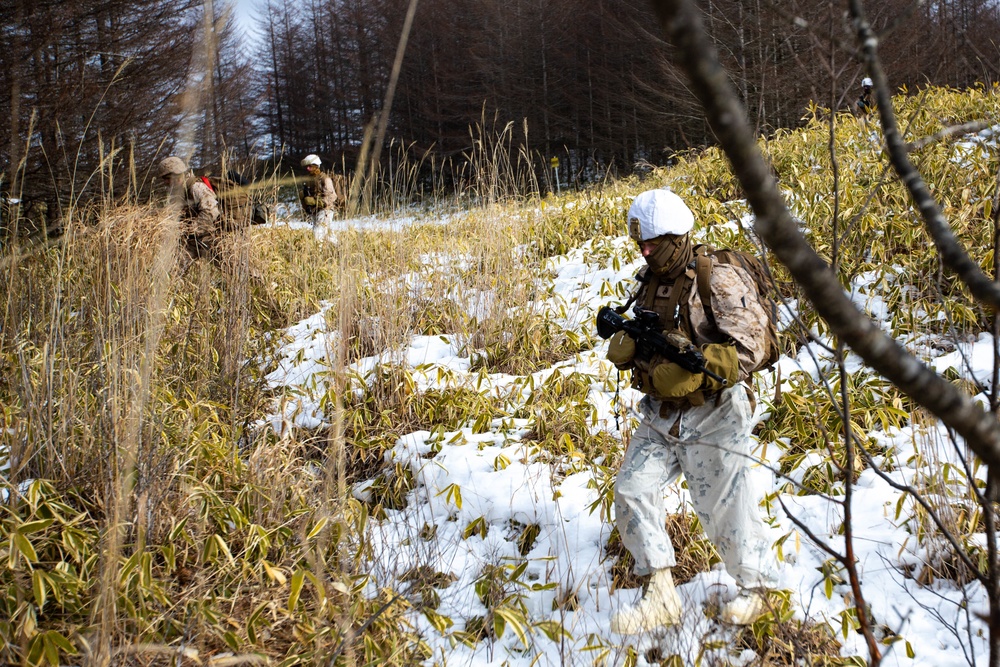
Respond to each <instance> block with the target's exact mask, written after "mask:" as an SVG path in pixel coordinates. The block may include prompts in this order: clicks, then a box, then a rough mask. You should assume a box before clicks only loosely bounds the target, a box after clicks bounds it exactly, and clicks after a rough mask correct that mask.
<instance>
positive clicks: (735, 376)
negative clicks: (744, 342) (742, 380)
mask: <svg viewBox="0 0 1000 667" xmlns="http://www.w3.org/2000/svg"><path fill="white" fill-rule="evenodd" d="M701 353H702V354H703V355H705V368H707V369H708V370H710V371H712V372H713V373H715V374H716V375H721V376H722V377H724V378H726V380H728V382H729V384H728V385H727V386H729V387H732V386H733V385H734V384H736V382H737V381H738V380H739V377H740V359H739V356H738V355H737V354H736V346H735V345H732V344H728V343H726V344H720V343H709V344H708V345H705V346H703V347H702V348H701ZM703 388H704V389H705V391H718V390H719V389H722V383H720V382H719V381H718V380H716V379H715V378H711V377H709V376H707V375H706V376H705V386H704V387H703Z"/></svg>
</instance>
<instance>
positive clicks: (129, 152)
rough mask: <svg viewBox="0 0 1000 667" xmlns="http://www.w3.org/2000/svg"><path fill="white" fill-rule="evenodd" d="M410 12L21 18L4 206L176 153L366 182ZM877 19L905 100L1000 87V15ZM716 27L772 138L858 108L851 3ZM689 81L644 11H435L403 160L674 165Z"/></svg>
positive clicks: (792, 7) (141, 183)
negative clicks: (358, 164) (819, 109)
mask: <svg viewBox="0 0 1000 667" xmlns="http://www.w3.org/2000/svg"><path fill="white" fill-rule="evenodd" d="M411 2H412V0H308V1H307V2H303V3H288V2H283V1H282V2H278V1H277V0H267V2H266V4H264V5H263V6H262V8H261V11H260V13H259V15H258V17H257V19H256V22H255V27H254V30H253V34H252V35H245V34H241V33H240V32H239V31H238V30H237V28H236V26H235V23H234V21H232V19H231V17H230V16H229V12H230V7H228V6H227V5H226V3H225V0H220V1H218V2H215V3H214V4H213V2H212V0H204V1H202V0H79V1H77V2H72V3H71V2H66V1H65V0H40V1H37V2H29V1H28V0H4V2H2V3H0V21H2V25H3V26H4V27H3V28H2V30H3V34H4V48H3V49H0V85H2V88H3V89H2V91H0V118H2V119H4V120H5V122H3V123H0V151H2V153H0V162H2V163H3V176H2V178H3V181H2V183H0V189H2V190H4V191H6V192H10V193H12V194H13V196H15V197H19V198H22V199H24V200H25V201H31V200H40V201H46V202H47V203H48V216H49V217H50V218H54V217H58V211H59V210H61V209H64V208H65V207H66V205H67V204H68V203H69V202H70V201H71V200H72V201H74V202H75V201H79V200H82V201H87V200H89V199H91V198H93V197H95V196H98V195H100V196H101V197H103V198H107V197H122V196H128V195H130V194H140V195H141V194H144V193H146V192H148V188H149V181H150V179H149V178H148V176H147V172H146V170H147V169H148V168H149V167H150V166H151V165H152V164H153V162H154V161H155V160H156V159H157V157H158V156H162V155H166V154H168V153H171V152H179V153H181V154H183V155H190V156H191V162H192V164H193V165H194V166H196V167H203V168H209V167H210V166H212V165H216V164H217V163H218V160H219V159H220V156H221V155H222V154H223V153H224V152H227V153H228V154H229V155H231V156H233V157H234V158H237V159H239V158H247V157H251V156H262V157H267V158H270V159H278V160H280V159H281V158H282V157H290V158H293V159H294V160H293V161H292V163H293V164H297V162H298V158H300V157H301V156H302V155H304V154H306V153H318V154H320V155H321V156H322V157H323V158H324V160H325V161H326V162H327V163H328V164H330V163H332V164H334V165H343V167H342V168H347V169H348V170H349V169H350V168H352V167H353V165H354V163H355V160H356V158H357V155H358V152H359V148H360V146H361V144H362V141H363V139H364V136H365V131H366V128H368V127H371V126H373V123H374V120H375V119H376V118H377V117H378V114H379V113H380V112H381V110H382V107H383V105H384V103H385V101H386V90H387V85H388V82H389V80H390V77H391V72H392V65H393V61H394V58H395V57H396V51H397V45H398V43H399V41H400V35H401V34H402V30H403V25H404V18H405V16H406V13H407V8H408V6H409V5H410V3H411ZM869 4H870V5H871V6H870V7H869V8H868V10H869V17H870V19H871V20H872V22H873V25H874V27H875V29H876V30H877V32H878V33H879V34H880V35H881V39H880V44H879V51H880V55H881V58H882V61H883V63H884V65H885V68H886V71H887V72H888V74H889V77H890V82H891V85H892V86H894V87H895V88H897V89H899V88H902V87H907V88H909V89H913V88H915V87H917V86H920V85H923V84H928V83H930V84H936V85H947V86H955V87H967V86H970V85H974V84H976V83H978V82H982V83H987V84H989V83H992V82H993V81H996V80H998V79H1000V69H998V65H997V63H998V62H1000V45H998V43H997V41H996V35H997V34H1000V3H997V2H995V1H993V0H942V1H940V2H920V3H918V2H915V1H914V0H880V1H879V2H873V3H869ZM702 7H703V11H704V13H705V17H706V23H707V26H708V28H709V30H710V31H711V34H712V35H713V36H714V39H715V40H716V43H717V46H718V49H719V51H720V54H721V56H722V60H723V63H724V65H725V66H726V69H727V71H728V72H729V73H730V75H731V76H732V77H733V80H734V83H735V85H736V88H737V89H738V91H739V92H740V95H741V97H742V100H743V102H744V104H745V105H746V107H747V109H748V111H749V117H750V119H751V120H752V121H753V122H754V123H756V126H757V128H758V130H759V131H760V132H764V133H766V132H768V131H770V130H773V129H774V128H779V127H790V126H795V125H796V124H797V123H798V122H799V121H800V119H801V118H802V117H803V115H804V113H805V109H806V106H807V105H808V103H809V102H810V101H811V100H812V101H816V102H817V103H819V104H820V105H822V106H827V107H832V108H846V107H847V105H848V104H849V103H850V102H851V101H852V100H853V99H854V98H856V97H857V95H858V93H859V82H860V79H861V77H862V76H864V72H863V71H862V66H861V65H860V62H859V59H858V58H857V53H856V51H857V47H856V42H855V41H854V40H853V39H852V34H853V33H852V28H851V26H850V25H849V24H848V20H847V18H846V12H845V8H846V7H845V3H844V2H843V0H837V1H827V0H793V1H789V0H708V1H707V2H704V3H702ZM206 19H208V20H206ZM206 35H207V36H208V39H206ZM671 63H672V53H671V50H670V47H669V46H668V45H667V44H665V43H664V41H663V39H662V36H661V34H660V31H659V28H658V25H657V23H656V19H655V17H654V15H653V13H652V10H651V8H650V7H649V6H648V3H647V2H645V0H593V1H591V2H578V1H576V0H420V2H419V3H418V4H417V7H416V13H415V15H414V19H413V24H412V29H411V30H410V32H409V34H408V43H407V48H406V52H405V58H404V59H403V62H402V69H401V71H400V73H399V79H398V87H397V89H396V90H395V95H394V99H393V103H392V106H391V109H389V113H388V117H387V126H386V127H387V132H386V134H385V140H384V143H385V144H387V145H389V144H391V146H392V147H394V148H395V149H396V150H400V149H405V150H406V152H407V154H408V155H409V156H410V157H411V158H413V159H421V158H424V164H426V165H435V168H436V169H444V170H448V169H451V170H454V172H455V173H456V174H460V173H463V172H464V170H465V169H467V167H468V165H467V164H466V161H467V156H468V155H469V154H470V152H471V151H472V150H473V142H474V140H475V138H476V137H475V133H474V132H470V127H472V126H479V127H480V128H482V129H481V131H483V132H494V131H498V130H499V129H501V128H503V127H505V126H507V124H508V123H510V124H512V131H511V133H510V135H509V137H510V141H511V142H515V143H516V144H517V147H518V148H523V149H524V150H523V151H521V154H523V155H526V156H530V158H531V159H532V160H533V161H534V164H535V166H536V167H537V168H538V170H539V172H542V171H543V169H544V165H547V164H548V160H549V159H550V158H551V157H559V158H560V160H561V164H562V165H563V167H562V173H563V176H562V178H563V179H564V181H570V180H571V181H577V182H579V181H585V180H588V179H590V178H594V177H596V176H599V175H600V174H603V173H604V172H605V171H607V170H612V171H615V172H621V171H623V170H625V171H627V170H630V169H632V168H634V166H635V165H636V164H639V163H642V162H649V163H653V164H663V163H665V162H666V161H667V160H669V158H670V156H671V155H673V154H675V153H677V152H679V151H683V150H685V149H688V148H694V147H699V146H703V145H706V144H709V143H712V136H711V132H710V130H709V128H708V126H707V124H706V123H705V121H704V118H703V116H702V113H701V111H700V107H699V106H698V104H697V102H696V100H695V99H694V97H693V96H692V95H691V94H690V93H689V91H688V90H687V89H686V85H685V79H684V77H683V76H681V74H680V73H679V71H678V70H677V69H676V67H675V66H674V65H672V64H671ZM206 72H211V75H210V76H207V75H206ZM392 154H393V153H392V150H391V149H387V150H385V151H384V153H383V155H392ZM427 158H433V159H427ZM122 170H131V174H132V176H133V177H132V178H131V180H130V181H129V182H130V183H132V185H131V186H130V188H129V190H130V192H111V193H109V192H106V191H104V190H102V187H101V184H102V182H103V181H105V180H107V181H109V182H110V179H102V178H101V177H100V175H101V174H105V175H110V174H111V173H112V172H120V171H122ZM114 181H115V182H117V183H121V182H123V180H122V179H117V178H116V179H114Z"/></svg>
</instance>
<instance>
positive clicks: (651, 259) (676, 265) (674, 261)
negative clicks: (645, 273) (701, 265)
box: [646, 234, 694, 280]
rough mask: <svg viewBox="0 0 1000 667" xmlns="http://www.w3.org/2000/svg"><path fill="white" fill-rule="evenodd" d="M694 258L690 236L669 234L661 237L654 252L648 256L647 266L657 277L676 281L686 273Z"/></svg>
mask: <svg viewBox="0 0 1000 667" xmlns="http://www.w3.org/2000/svg"><path fill="white" fill-rule="evenodd" d="M692 257H694V249H693V248H692V246H691V236H690V235H689V234H682V235H680V236H675V235H673V234H667V235H665V236H662V237H660V242H659V243H657V244H656V247H655V248H654V249H653V252H651V253H649V255H647V256H646V264H648V265H649V268H650V269H651V270H652V271H653V273H655V274H656V275H658V276H663V277H666V278H668V279H669V280H674V279H676V278H677V276H679V275H681V274H682V273H683V272H684V268H685V267H686V266H687V265H688V264H690V263H691V258H692Z"/></svg>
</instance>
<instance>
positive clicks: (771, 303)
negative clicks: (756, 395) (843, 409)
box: [695, 245, 781, 372]
mask: <svg viewBox="0 0 1000 667" xmlns="http://www.w3.org/2000/svg"><path fill="white" fill-rule="evenodd" d="M712 257H715V258H716V260H718V261H719V262H720V263H722V264H733V265H735V266H739V267H741V268H742V269H744V270H745V271H746V272H747V273H748V274H750V276H751V277H752V278H753V281H754V285H755V286H756V288H757V289H756V290H755V292H756V298H757V300H758V302H759V303H760V305H761V306H762V307H763V309H764V312H765V313H767V326H766V327H765V336H766V337H767V341H766V345H767V355H766V356H765V357H764V360H763V361H761V363H760V364H759V365H758V366H757V367H756V368H754V369H752V370H751V371H750V372H756V371H759V370H763V369H769V368H771V367H773V366H774V364H776V363H777V362H778V359H779V358H780V357H781V345H780V343H779V341H778V304H777V301H775V297H776V296H777V288H776V287H775V285H774V280H773V279H772V278H771V274H770V272H768V270H767V268H766V267H765V266H764V264H763V263H762V262H761V261H760V260H759V259H758V258H757V257H756V256H755V255H752V254H750V253H748V252H744V251H742V250H733V249H728V248H727V249H723V250H716V249H715V248H712V247H711V246H707V245H698V246H695V273H696V275H697V276H698V296H699V297H701V304H702V306H704V308H705V316H706V317H707V318H708V320H709V322H711V324H712V326H713V327H715V326H716V324H715V312H714V311H713V310H712V290H711V285H712V260H711V258H712Z"/></svg>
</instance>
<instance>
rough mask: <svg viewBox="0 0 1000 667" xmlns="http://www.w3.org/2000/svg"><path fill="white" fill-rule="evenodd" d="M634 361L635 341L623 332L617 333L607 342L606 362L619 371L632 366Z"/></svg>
mask: <svg viewBox="0 0 1000 667" xmlns="http://www.w3.org/2000/svg"><path fill="white" fill-rule="evenodd" d="M633 359H635V341H634V340H632V337H631V336H629V335H628V334H627V333H625V332H624V331H619V332H618V333H616V334H615V335H613V336H612V337H611V338H610V339H609V340H608V361H610V362H611V363H613V364H614V365H615V366H617V367H618V368H620V369H621V370H625V369H626V368H629V367H630V366H631V365H632V360H633Z"/></svg>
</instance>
